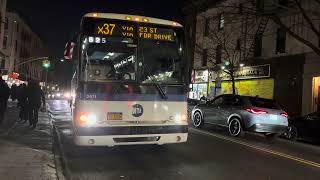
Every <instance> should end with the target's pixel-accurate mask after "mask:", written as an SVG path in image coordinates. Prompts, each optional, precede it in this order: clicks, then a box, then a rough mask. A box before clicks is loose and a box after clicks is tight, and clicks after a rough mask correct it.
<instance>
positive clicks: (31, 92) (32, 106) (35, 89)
mask: <svg viewBox="0 0 320 180" xmlns="http://www.w3.org/2000/svg"><path fill="white" fill-rule="evenodd" d="M27 98H28V114H29V123H30V126H32V127H33V128H35V127H36V126H37V123H38V111H39V108H40V107H41V101H42V103H43V106H45V97H44V93H43V91H42V89H41V87H40V86H39V84H38V83H37V82H35V81H30V82H29V84H28V88H27Z"/></svg>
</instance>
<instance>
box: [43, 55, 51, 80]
mask: <svg viewBox="0 0 320 180" xmlns="http://www.w3.org/2000/svg"><path fill="white" fill-rule="evenodd" d="M50 66H51V64H50V61H49V60H44V61H42V67H43V68H44V69H45V70H46V79H45V86H47V83H48V70H49V68H50Z"/></svg>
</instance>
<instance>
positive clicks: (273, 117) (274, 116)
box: [270, 114, 278, 120]
mask: <svg viewBox="0 0 320 180" xmlns="http://www.w3.org/2000/svg"><path fill="white" fill-rule="evenodd" d="M270 119H271V120H278V116H277V115H272V114H271V115H270Z"/></svg>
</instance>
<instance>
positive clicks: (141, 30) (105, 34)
mask: <svg viewBox="0 0 320 180" xmlns="http://www.w3.org/2000/svg"><path fill="white" fill-rule="evenodd" d="M100 21H101V20H99V21H98V22H95V21H94V22H91V21H88V22H87V21H85V22H86V23H84V29H83V31H84V32H86V33H85V36H83V37H82V39H81V40H82V53H81V54H82V55H81V56H82V61H81V64H82V65H81V68H82V74H83V76H82V77H83V79H84V81H86V82H88V81H93V82H99V81H100V82H110V81H112V82H113V81H121V82H137V83H139V84H153V83H158V84H174V85H177V84H178V85H181V84H182V81H183V77H184V67H183V65H184V63H185V62H184V61H183V58H182V54H183V53H182V51H183V49H182V47H183V44H182V42H183V30H182V28H173V27H171V26H170V27H169V26H159V27H158V26H157V25H150V24H145V25H142V24H136V23H129V24H128V23H127V22H126V23H125V22H122V21H109V20H104V21H103V23H100ZM99 23H100V24H103V25H99ZM97 24H98V25H97ZM97 26H98V27H100V28H101V27H103V28H105V29H102V32H101V31H98V32H100V34H99V33H97V31H95V30H97V28H96V27H97ZM107 27H109V28H111V27H112V29H107V30H106V28H107ZM90 32H91V33H90ZM94 32H96V33H94Z"/></svg>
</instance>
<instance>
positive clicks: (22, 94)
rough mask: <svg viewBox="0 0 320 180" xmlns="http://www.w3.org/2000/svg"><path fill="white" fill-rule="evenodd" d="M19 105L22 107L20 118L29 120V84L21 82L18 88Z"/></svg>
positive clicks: (25, 120)
mask: <svg viewBox="0 0 320 180" xmlns="http://www.w3.org/2000/svg"><path fill="white" fill-rule="evenodd" d="M17 98H18V105H19V107H20V112H19V119H20V121H23V123H25V122H27V120H28V109H27V107H28V97H27V85H26V84H21V85H20V86H19V87H18V89H17Z"/></svg>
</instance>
